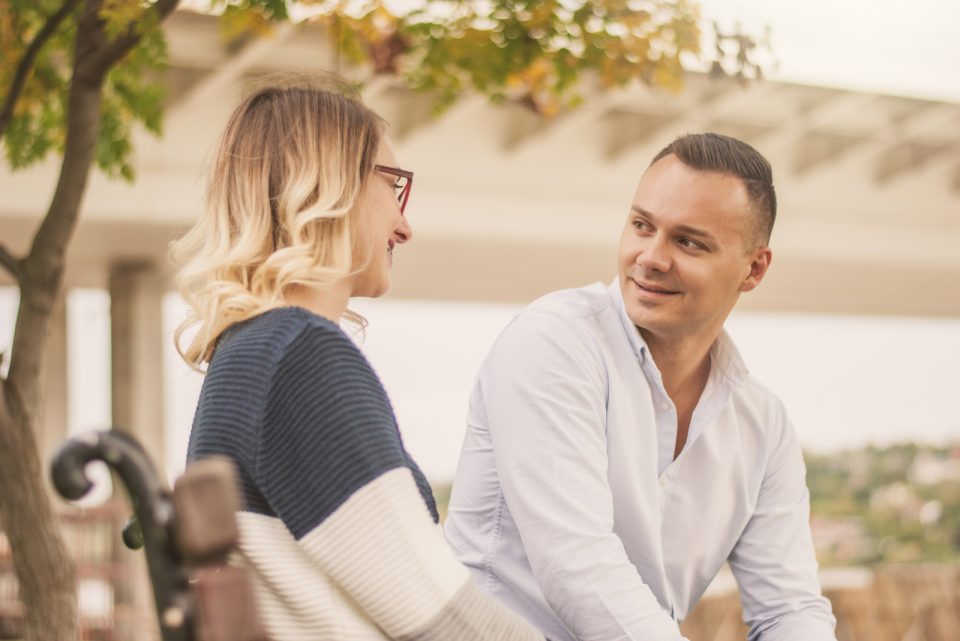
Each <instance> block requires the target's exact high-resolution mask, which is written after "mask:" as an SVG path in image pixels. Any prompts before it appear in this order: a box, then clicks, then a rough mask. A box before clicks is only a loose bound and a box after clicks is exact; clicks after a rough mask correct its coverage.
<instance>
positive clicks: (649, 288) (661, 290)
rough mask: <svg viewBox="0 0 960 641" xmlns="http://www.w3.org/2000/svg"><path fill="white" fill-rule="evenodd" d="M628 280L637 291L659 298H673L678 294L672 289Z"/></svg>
mask: <svg viewBox="0 0 960 641" xmlns="http://www.w3.org/2000/svg"><path fill="white" fill-rule="evenodd" d="M630 280H631V281H633V284H634V285H636V286H637V287H638V288H639V289H641V290H643V291H645V292H648V293H650V294H657V295H660V296H673V295H675V294H679V293H680V292H678V291H676V290H674V289H667V288H666V287H661V286H659V285H655V284H653V283H642V282H640V281H636V280H633V279H632V278H631V279H630Z"/></svg>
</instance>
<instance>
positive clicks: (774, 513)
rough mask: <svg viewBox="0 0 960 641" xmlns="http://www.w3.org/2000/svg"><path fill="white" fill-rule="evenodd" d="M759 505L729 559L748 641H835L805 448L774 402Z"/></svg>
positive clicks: (833, 621) (782, 411) (780, 406)
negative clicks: (813, 525) (816, 546)
mask: <svg viewBox="0 0 960 641" xmlns="http://www.w3.org/2000/svg"><path fill="white" fill-rule="evenodd" d="M771 413H772V416H771V420H770V428H771V431H772V433H773V434H775V435H776V437H775V438H774V439H772V441H771V444H770V450H769V453H768V456H767V460H766V472H765V474H764V478H763V481H762V484H761V486H760V494H759V497H758V499H757V507H756V509H755V510H754V512H753V515H752V516H751V518H750V521H749V522H748V523H747V527H746V528H745V529H744V531H743V533H742V534H741V535H740V539H739V541H738V542H737V545H736V546H735V547H734V549H733V552H732V553H731V555H730V558H729V562H730V567H731V569H732V570H733V573H734V575H735V576H736V579H737V583H738V584H739V586H740V601H741V603H742V604H743V619H744V621H745V622H746V623H747V625H749V626H750V634H749V637H748V638H749V641H836V636H835V634H834V628H835V627H836V620H835V619H834V617H833V614H832V613H831V609H830V602H829V601H828V600H827V599H826V598H824V597H823V596H822V594H821V591H820V582H819V580H818V579H817V559H816V556H815V554H814V550H813V540H812V537H811V535H810V493H809V492H808V490H807V485H806V469H805V467H804V463H803V455H802V453H801V451H800V444H799V443H798V442H797V438H796V434H795V432H794V429H793V426H792V425H791V424H790V421H789V420H788V419H787V417H786V413H785V412H784V410H783V407H782V405H780V403H779V402H777V403H775V406H774V408H773V410H772V412H771Z"/></svg>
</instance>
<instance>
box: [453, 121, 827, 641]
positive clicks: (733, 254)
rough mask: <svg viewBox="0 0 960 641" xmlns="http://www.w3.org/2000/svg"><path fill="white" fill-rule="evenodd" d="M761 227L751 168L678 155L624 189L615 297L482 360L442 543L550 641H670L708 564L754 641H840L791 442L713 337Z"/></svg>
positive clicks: (563, 316) (768, 203) (736, 144)
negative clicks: (727, 576) (727, 581)
mask: <svg viewBox="0 0 960 641" xmlns="http://www.w3.org/2000/svg"><path fill="white" fill-rule="evenodd" d="M775 215H776V196H775V193H774V188H773V179H772V172H771V169H770V164H769V163H768V162H767V161H766V160H765V159H764V158H763V157H762V156H761V155H760V154H759V153H758V152H757V151H756V150H754V149H753V148H752V147H750V146H749V145H747V144H745V143H743V142H740V141H738V140H735V139H733V138H729V137H726V136H720V135H716V134H696V135H687V136H683V137H681V138H678V139H677V140H675V141H674V142H673V143H671V144H670V145H669V146H668V147H666V148H665V149H664V150H663V151H661V152H660V153H659V154H658V155H657V156H656V157H655V158H654V160H653V163H652V164H651V165H650V167H649V168H648V169H647V171H646V172H645V173H644V175H643V176H642V178H641V180H640V184H639V186H638V187H637V191H636V194H635V196H634V199H633V203H632V205H631V207H630V212H629V215H628V216H627V221H626V225H625V226H624V229H623V233H622V236H621V239H620V247H619V251H618V262H619V272H618V277H617V280H616V282H614V283H613V284H611V285H610V286H609V287H606V286H603V285H602V284H599V283H597V284H595V285H591V286H589V287H584V288H581V289H574V290H565V291H560V292H555V293H553V294H549V295H547V296H545V297H544V298H542V299H540V300H538V301H536V302H535V303H533V304H532V305H530V306H529V307H527V308H526V309H525V310H523V311H522V312H521V313H520V314H519V315H518V316H517V317H516V318H515V319H514V320H513V321H512V322H511V323H510V325H509V326H508V327H507V328H506V329H505V330H504V331H503V333H502V334H501V336H500V337H499V338H498V339H497V342H496V344H495V345H494V347H493V349H492V351H491V353H490V355H489V356H488V357H487V360H486V361H485V363H484V365H483V367H482V369H481V371H480V373H479V375H478V379H477V383H476V386H475V387H474V389H473V392H472V394H471V398H470V409H469V415H468V430H467V435H466V439H465V442H464V446H463V453H462V455H461V459H460V465H459V469H458V471H457V476H456V480H455V482H454V492H453V497H452V500H451V504H450V511H449V516H448V519H447V522H446V533H447V538H448V540H449V542H450V544H451V545H452V546H453V548H454V550H455V552H456V553H457V555H458V556H459V558H460V559H461V560H462V561H463V562H464V563H465V564H467V565H468V566H469V567H470V568H471V572H472V573H473V575H474V578H475V580H476V581H477V582H478V584H479V585H480V586H481V587H482V588H483V589H484V590H486V591H487V592H488V593H490V594H492V595H493V596H496V597H498V598H500V599H501V600H502V601H503V602H504V603H506V604H507V605H508V606H510V607H511V608H512V609H514V610H515V611H516V612H518V613H519V614H521V615H522V616H524V617H526V618H527V619H528V620H529V621H531V622H532V623H534V624H535V625H536V626H538V627H539V628H540V630H541V631H542V632H543V633H544V634H545V635H546V636H547V637H548V638H550V639H552V641H574V640H577V641H614V640H617V641H620V640H627V639H629V640H633V641H657V640H661V639H662V640H667V639H669V640H671V641H673V640H677V639H680V638H681V636H680V632H679V627H678V622H679V621H681V620H682V619H683V618H684V617H685V616H686V615H687V613H689V612H690V610H691V609H692V608H693V606H694V605H695V604H696V602H697V600H698V599H699V598H700V596H701V595H702V594H703V592H704V590H705V589H706V588H707V585H708V584H709V583H710V581H711V580H712V579H713V577H714V576H715V575H716V573H717V571H718V570H719V569H720V568H721V566H722V565H723V563H724V562H725V561H727V562H729V564H730V567H731V568H732V570H733V573H734V575H735V577H736V579H737V582H738V584H739V588H740V596H741V603H742V604H743V610H744V618H745V621H746V622H747V624H748V625H749V626H750V637H749V638H750V639H751V641H754V640H758V639H759V640H762V641H786V640H790V641H833V640H834V639H835V637H834V632H833V630H834V626H835V620H834V618H833V615H832V614H831V610H830V605H829V602H828V601H827V600H826V599H824V598H823V596H822V595H821V593H820V586H819V584H818V581H817V563H816V559H815V557H814V551H813V546H812V543H811V537H810V528H809V524H808V518H809V494H808V492H807V488H806V485H805V481H804V477H805V469H804V464H803V459H802V457H801V452H800V447H799V445H798V443H797V439H796V436H795V434H794V430H793V427H792V426H791V424H790V422H789V420H788V419H787V417H786V414H785V411H784V408H783V405H782V404H781V403H780V401H779V400H778V399H777V398H776V397H775V396H774V395H773V394H771V393H770V392H769V391H767V390H766V389H765V388H764V387H762V386H761V385H760V384H759V383H758V382H756V381H755V380H753V379H752V378H750V376H749V375H748V373H747V370H746V367H745V366H744V364H743V362H742V360H741V358H740V356H739V354H738V353H737V350H736V348H735V347H734V345H733V343H732V342H731V340H730V338H729V337H728V336H727V334H726V333H725V332H724V330H723V323H724V321H725V320H726V318H727V316H728V315H729V313H730V311H731V310H732V309H733V306H734V304H735V303H736V302H737V299H738V298H739V297H740V294H741V293H743V292H748V291H750V290H752V289H753V288H755V287H756V286H757V285H759V284H760V282H761V281H762V280H763V277H764V275H765V274H766V272H767V268H768V267H769V266H770V260H771V255H772V254H771V250H770V248H769V246H768V243H769V238H770V232H771V229H772V227H773V221H774V218H775ZM784 365H785V366H789V364H788V363H785V364H784Z"/></svg>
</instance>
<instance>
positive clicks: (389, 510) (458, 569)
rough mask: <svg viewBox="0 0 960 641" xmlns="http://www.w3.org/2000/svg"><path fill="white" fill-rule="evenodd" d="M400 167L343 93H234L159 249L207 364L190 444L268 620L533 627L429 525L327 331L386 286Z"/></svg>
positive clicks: (339, 628)
mask: <svg viewBox="0 0 960 641" xmlns="http://www.w3.org/2000/svg"><path fill="white" fill-rule="evenodd" d="M412 178H413V175H412V173H411V172H407V171H405V170H402V169H399V168H398V163H397V160H396V158H395V156H394V150H393V147H392V146H391V144H390V140H389V139H388V138H387V137H386V136H385V134H384V123H383V121H382V120H381V119H380V118H379V117H378V116H377V115H375V114H374V113H373V112H372V111H370V110H369V109H367V108H366V107H364V106H363V105H362V104H361V103H360V102H359V101H358V100H357V99H356V98H354V97H351V96H349V95H346V94H345V93H344V92H343V91H342V90H338V91H334V90H329V89H323V88H318V87H315V86H308V85H299V86H275V87H270V88H266V89H263V90H261V91H258V92H257V93H255V94H254V95H252V96H250V97H249V98H247V99H246V100H244V101H243V103H242V104H241V105H240V106H239V107H238V108H237V110H236V112H235V113H234V114H233V116H232V117H231V119H230V122H229V124H228V125H227V129H226V132H225V134H224V136H223V140H222V142H221V144H220V147H219V151H218V152H217V155H216V158H215V161H214V168H213V173H212V177H211V180H210V184H209V190H208V203H207V208H206V214H205V216H204V218H203V220H201V221H200V222H199V223H198V224H197V225H196V227H194V228H193V229H192V230H191V231H190V232H189V233H188V234H187V235H186V236H185V237H184V238H183V239H182V240H180V241H179V242H178V243H177V244H176V245H175V246H174V248H173V255H174V259H175V261H176V262H178V263H179V264H180V265H181V271H180V274H179V287H180V290H181V293H182V294H183V296H184V297H185V299H186V300H187V302H188V303H189V304H190V306H191V308H192V314H191V318H189V319H188V320H187V322H185V323H184V325H183V326H181V327H180V329H179V330H178V334H177V341H178V345H179V344H180V337H181V336H182V335H183V330H184V329H185V328H186V327H189V326H193V325H196V326H197V333H196V334H195V336H194V338H193V339H192V340H191V341H190V342H189V345H188V346H187V347H186V349H185V350H183V351H182V352H181V353H182V355H183V357H184V358H185V359H186V361H187V362H188V363H190V364H191V365H193V366H194V367H197V368H199V367H201V366H203V365H204V364H208V365H207V369H206V378H205V381H204V385H203V390H202V392H201V394H200V400H199V404H198V407H197V413H196V416H195V418H194V423H193V429H192V431H191V434H190V446H189V451H188V458H189V459H197V458H201V457H204V456H209V455H213V454H220V455H226V456H229V457H230V458H232V459H233V460H234V461H235V463H236V465H237V468H238V473H239V476H240V480H241V484H242V491H243V497H244V502H245V507H244V510H243V511H242V512H240V513H239V514H238V515H237V518H238V521H239V524H240V528H241V552H242V554H243V556H244V557H245V560H246V562H247V563H249V565H250V566H251V568H252V570H253V574H254V577H255V578H254V581H255V585H256V588H257V597H258V603H259V607H260V610H261V615H262V617H263V618H264V621H265V623H266V625H267V629H268V631H269V632H270V634H271V636H272V637H273V638H274V639H276V640H277V641H285V640H287V639H311V640H317V639H350V640H353V639H411V640H414V639H416V640H419V639H424V640H434V639H435V640H437V641H440V640H453V639H456V640H458V641H469V640H471V639H477V640H479V639H485V640H495V639H504V640H506V639H511V640H514V639H516V640H524V641H526V640H528V639H530V640H542V638H543V637H542V636H541V635H540V634H539V633H538V632H536V630H534V629H533V628H532V627H530V626H529V625H528V624H526V623H525V622H523V621H522V620H521V619H519V618H518V617H516V616H515V615H513V614H512V613H510V612H508V611H507V610H505V609H503V608H502V607H500V606H498V605H497V604H495V603H494V602H492V601H490V600H489V599H488V598H487V597H485V596H483V595H482V594H481V593H480V592H479V591H478V590H477V589H476V588H475V587H474V586H473V585H472V584H471V582H470V579H469V577H468V575H467V571H466V569H465V568H464V567H463V566H462V565H460V564H459V563H458V562H457V561H456V560H455V559H454V557H453V555H452V554H451V552H450V551H449V549H448V548H447V546H446V544H445V543H444V541H443V539H442V536H441V534H440V530H439V527H438V526H437V510H436V505H435V503H434V498H433V494H432V492H431V490H430V487H429V485H428V484H427V481H426V479H425V478H424V476H423V474H422V473H421V472H420V469H419V468H418V467H417V465H416V463H414V461H413V460H412V459H411V458H410V456H409V455H408V454H407V452H406V450H405V449H404V447H403V443H402V442H401V439H400V434H399V432H398V431H397V426H396V421H395V418H394V415H393V410H392V408H391V406H390V403H389V401H388V399H387V396H386V393H385V392H384V389H383V386H382V385H381V383H380V381H379V379H378V378H377V376H376V374H375V373H374V372H373V370H372V369H371V367H370V365H369V364H368V363H367V361H366V360H365V359H364V357H363V355H362V354H361V353H360V352H359V351H358V350H357V348H356V347H355V345H354V344H353V342H352V341H351V340H350V338H349V337H348V336H347V335H346V334H345V333H344V332H343V331H342V330H341V328H340V325H339V324H340V322H341V321H342V320H344V319H347V320H352V321H353V322H354V323H358V322H359V323H360V324H361V325H362V324H363V321H362V319H360V318H359V317H356V316H355V315H352V314H351V313H350V312H349V311H348V310H347V304H348V302H349V300H350V298H351V297H352V296H380V295H382V294H384V293H385V292H386V291H387V289H388V288H389V285H390V266H391V263H392V260H393V252H394V249H395V248H396V247H397V246H398V245H402V244H404V243H406V242H408V241H409V240H410V239H411V237H412V231H411V228H410V224H409V223H408V222H407V219H406V218H405V217H404V215H403V212H404V208H405V206H406V203H407V199H408V197H409V195H410V187H411V184H412Z"/></svg>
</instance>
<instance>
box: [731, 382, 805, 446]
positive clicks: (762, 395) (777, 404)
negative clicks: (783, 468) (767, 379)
mask: <svg viewBox="0 0 960 641" xmlns="http://www.w3.org/2000/svg"><path fill="white" fill-rule="evenodd" d="M733 397H734V406H735V407H736V409H737V419H738V422H739V423H740V424H741V425H742V426H744V427H746V426H751V425H752V426H753V428H754V429H756V430H757V431H758V432H760V433H762V434H763V435H764V439H765V440H766V439H774V440H777V439H780V438H782V436H783V434H784V432H785V431H786V430H792V429H793V427H792V425H791V423H790V418H789V416H788V414H787V409H786V405H785V404H784V402H783V401H782V400H781V399H780V397H779V396H778V395H777V394H776V393H775V392H773V390H771V389H770V388H769V387H767V385H766V384H764V383H763V382H761V381H760V380H758V379H757V378H756V377H754V376H753V375H751V374H747V375H746V377H745V378H744V380H743V384H742V385H740V386H738V387H737V388H735V389H734V392H733Z"/></svg>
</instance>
